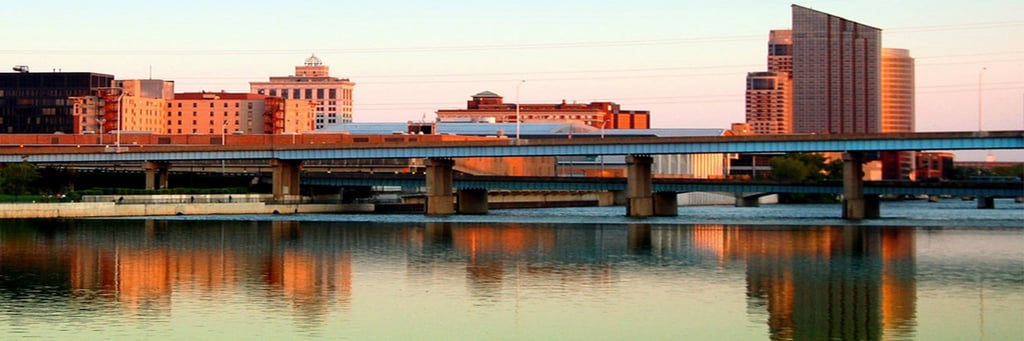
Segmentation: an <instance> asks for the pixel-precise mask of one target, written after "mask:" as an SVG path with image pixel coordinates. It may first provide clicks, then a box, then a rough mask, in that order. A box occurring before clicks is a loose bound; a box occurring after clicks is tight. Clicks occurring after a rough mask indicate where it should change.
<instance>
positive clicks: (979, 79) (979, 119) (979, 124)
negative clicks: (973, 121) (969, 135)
mask: <svg viewBox="0 0 1024 341" xmlns="http://www.w3.org/2000/svg"><path fill="white" fill-rule="evenodd" d="M987 69H988V68H986V67H982V68H981V70H978V131H981V112H982V111H981V90H982V88H981V75H983V74H984V73H985V70H987Z"/></svg>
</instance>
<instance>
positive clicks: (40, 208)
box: [0, 202, 374, 219]
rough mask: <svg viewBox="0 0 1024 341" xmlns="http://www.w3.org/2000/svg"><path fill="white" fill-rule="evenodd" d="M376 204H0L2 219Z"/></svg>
mask: <svg viewBox="0 0 1024 341" xmlns="http://www.w3.org/2000/svg"><path fill="white" fill-rule="evenodd" d="M373 209H374V208H373V204H265V203H247V202H243V203H201V204H192V203H169V204H118V203H116V202H74V203H24V204H0V219H15V218H93V217H97V218H98V217H144V216H172V215H218V214H298V213H370V212H373Z"/></svg>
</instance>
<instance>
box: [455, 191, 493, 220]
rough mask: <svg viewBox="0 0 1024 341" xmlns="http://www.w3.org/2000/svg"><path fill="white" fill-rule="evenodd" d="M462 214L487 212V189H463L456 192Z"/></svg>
mask: <svg viewBox="0 0 1024 341" xmlns="http://www.w3.org/2000/svg"><path fill="white" fill-rule="evenodd" d="M456 195H457V197H458V202H459V213H461V214H487V190H486V189H482V188H474V189H461V190H459V192H458V193H457V194H456Z"/></svg>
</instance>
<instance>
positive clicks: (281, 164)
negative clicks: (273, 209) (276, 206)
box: [270, 159, 302, 200]
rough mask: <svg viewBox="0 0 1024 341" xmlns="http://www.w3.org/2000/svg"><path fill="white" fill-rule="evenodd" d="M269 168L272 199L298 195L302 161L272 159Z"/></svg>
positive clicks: (284, 198) (283, 198)
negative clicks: (271, 175)
mask: <svg viewBox="0 0 1024 341" xmlns="http://www.w3.org/2000/svg"><path fill="white" fill-rule="evenodd" d="M270 168H271V169H272V171H273V177H272V181H273V193H274V200H286V199H290V198H293V197H295V196H298V195H299V173H300V172H301V171H302V161H297V160H281V159H272V160H270Z"/></svg>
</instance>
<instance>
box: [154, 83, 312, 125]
mask: <svg viewBox="0 0 1024 341" xmlns="http://www.w3.org/2000/svg"><path fill="white" fill-rule="evenodd" d="M314 108H315V104H314V103H313V102H312V101H307V100H289V99H282V98H277V97H269V96H264V95H259V94H251V93H228V92H191V93H180V94H175V95H174V99H173V100H170V101H167V111H166V126H165V131H164V133H166V134H280V133H285V132H291V133H302V132H307V131H311V130H313V122H314Z"/></svg>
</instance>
